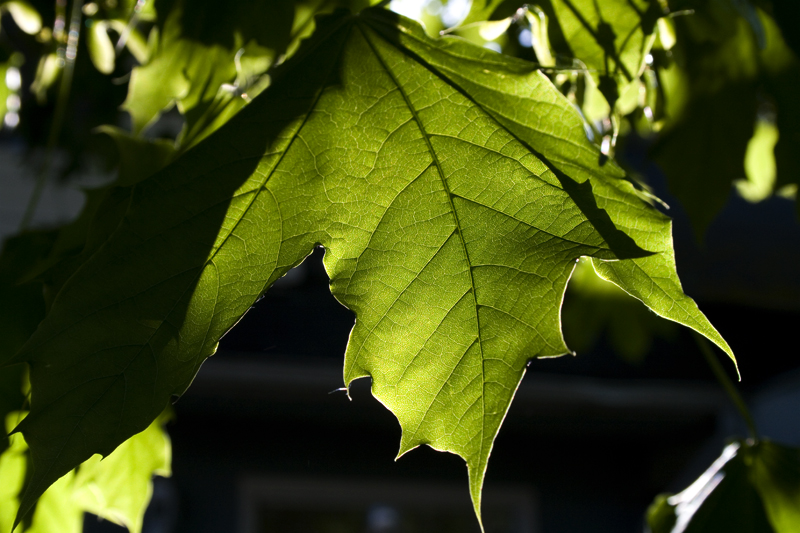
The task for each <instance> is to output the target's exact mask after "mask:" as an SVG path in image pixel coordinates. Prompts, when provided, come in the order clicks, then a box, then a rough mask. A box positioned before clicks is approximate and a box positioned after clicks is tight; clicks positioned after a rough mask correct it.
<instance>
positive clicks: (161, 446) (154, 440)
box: [72, 415, 171, 533]
mask: <svg viewBox="0 0 800 533" xmlns="http://www.w3.org/2000/svg"><path fill="white" fill-rule="evenodd" d="M165 419H166V416H164V415H162V416H161V417H159V418H158V419H156V420H155V421H154V422H153V423H152V424H150V426H149V427H148V428H147V429H146V430H144V431H143V432H141V433H139V434H137V435H134V436H133V437H131V438H130V439H128V440H126V441H125V442H123V443H122V444H121V445H120V446H119V448H117V449H116V450H114V453H112V454H111V455H109V456H108V457H106V458H105V459H103V458H102V457H100V456H99V455H95V456H93V457H91V458H90V459H89V460H88V461H86V462H85V463H83V464H82V465H81V466H80V468H79V469H78V473H77V475H76V476H75V481H74V485H75V489H74V494H73V496H72V498H73V501H74V502H75V503H76V505H78V506H79V507H80V508H81V509H83V510H84V511H88V512H90V513H93V514H95V515H97V516H99V517H102V518H104V519H106V520H109V521H111V522H114V523H115V524H119V525H120V526H124V527H126V528H128V531H130V533H140V532H141V530H142V521H143V520H144V512H145V510H146V509H147V504H148V503H149V502H150V497H151V496H152V494H153V483H152V477H153V475H158V476H162V477H168V476H170V475H171V466H170V465H171V446H170V441H169V437H168V436H167V434H166V433H165V432H164V430H163V428H162V425H163V424H164V422H165V421H166V420H165ZM101 459H102V460H101Z"/></svg>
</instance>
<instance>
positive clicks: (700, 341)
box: [692, 332, 758, 440]
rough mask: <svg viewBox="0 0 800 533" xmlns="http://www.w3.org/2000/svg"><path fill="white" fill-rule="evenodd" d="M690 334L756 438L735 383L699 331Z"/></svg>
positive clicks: (751, 420) (753, 424) (753, 421)
mask: <svg viewBox="0 0 800 533" xmlns="http://www.w3.org/2000/svg"><path fill="white" fill-rule="evenodd" d="M692 334H693V335H694V340H695V342H697V346H699V347H700V351H701V352H702V353H703V356H704V357H705V358H706V361H707V362H708V366H710V367H711V371H712V372H713V373H714V377H716V378H717V381H719V383H720V385H722V388H723V389H725V392H726V393H727V394H728V398H730V400H731V402H733V405H734V406H736V410H737V411H739V415H741V417H742V419H744V423H745V424H747V431H748V432H749V433H750V438H752V439H753V440H758V430H757V429H756V423H755V420H753V415H751V414H750V410H749V409H748V408H747V404H746V403H745V401H744V398H742V395H741V394H740V393H739V390H738V389H737V388H736V385H734V384H733V382H732V381H731V378H729V377H728V374H727V373H726V372H725V369H724V368H722V365H721V364H720V362H719V360H718V359H717V356H716V355H714V352H713V351H712V349H711V347H710V346H709V344H708V341H707V340H706V339H705V338H704V337H703V336H702V335H700V334H699V333H696V332H692Z"/></svg>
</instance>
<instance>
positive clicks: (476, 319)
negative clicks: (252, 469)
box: [16, 10, 733, 515]
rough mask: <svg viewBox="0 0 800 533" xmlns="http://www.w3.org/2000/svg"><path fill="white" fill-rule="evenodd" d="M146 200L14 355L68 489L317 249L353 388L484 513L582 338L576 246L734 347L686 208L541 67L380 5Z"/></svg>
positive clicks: (174, 168) (48, 462) (45, 482)
mask: <svg viewBox="0 0 800 533" xmlns="http://www.w3.org/2000/svg"><path fill="white" fill-rule="evenodd" d="M128 190H129V198H130V200H129V202H130V203H129V204H128V205H127V207H126V213H125V216H124V217H123V218H121V219H120V218H116V219H115V225H114V226H113V231H109V230H108V229H107V228H96V230H95V231H98V232H100V234H101V235H104V236H105V239H106V240H104V241H103V244H102V246H99V247H97V248H96V251H95V252H94V254H93V255H91V257H89V258H88V259H87V260H86V261H85V262H84V263H83V264H82V265H81V267H80V268H79V269H78V270H77V271H76V272H75V273H74V274H73V275H72V276H71V277H70V278H69V280H68V281H67V282H66V284H65V285H64V287H63V289H62V290H61V292H60V293H59V295H58V297H57V298H56V300H55V302H54V304H53V307H52V309H51V311H50V313H49V314H48V316H47V318H46V319H45V320H44V321H43V323H42V324H41V325H40V327H39V328H38V330H37V331H36V333H35V334H34V335H33V336H32V338H31V339H30V341H29V342H28V343H27V345H26V346H25V347H24V348H23V350H22V351H21V352H20V354H19V356H18V358H17V359H16V360H24V361H27V362H28V363H29V364H30V365H31V382H32V386H33V396H32V403H31V414H30V415H29V416H28V418H27V419H26V420H25V421H23V423H22V424H21V425H20V427H19V430H20V431H22V432H23V434H24V435H25V437H26V439H27V440H28V442H29V443H30V444H31V451H32V455H33V463H34V471H33V474H32V477H31V481H30V484H29V486H28V489H27V491H26V493H25V495H24V497H23V502H22V505H21V510H20V512H21V514H22V515H24V514H25V513H26V512H27V511H28V510H29V509H30V507H31V505H32V503H33V502H34V501H35V499H36V497H37V496H38V495H39V494H41V493H42V491H44V490H45V489H46V488H47V486H49V485H50V484H51V483H52V482H53V481H54V480H55V479H58V477H59V476H61V475H63V474H64V473H66V472H68V471H70V470H71V469H72V468H73V467H74V466H75V465H77V464H79V463H81V462H83V461H85V460H87V459H88V458H89V457H91V456H92V455H94V454H95V453H100V454H102V455H108V454H109V453H111V451H112V450H114V449H115V448H116V447H117V446H118V445H119V444H120V443H122V442H123V441H124V440H126V439H128V438H129V437H130V436H132V435H133V434H135V433H137V432H139V431H142V430H144V429H145V428H146V427H147V426H148V425H149V424H150V423H151V422H152V420H153V419H155V418H156V416H158V414H159V413H160V412H161V411H162V410H163V408H164V407H165V406H166V405H167V403H168V402H169V401H170V399H171V398H172V397H173V396H175V395H181V394H183V392H184V391H185V390H186V388H187V387H188V386H189V384H190V383H191V381H192V379H193V378H194V375H195V374H196V372H197V370H198V369H199V367H200V365H201V364H202V362H203V361H204V360H205V358H207V357H208V356H210V355H212V354H213V353H214V351H215V350H216V347H217V344H218V341H219V339H220V337H221V336H222V335H223V334H225V332H227V331H228V330H229V329H230V328H231V327H232V326H233V325H234V324H235V323H236V322H237V321H238V320H239V319H240V318H241V316H242V315H243V314H244V313H245V312H246V311H247V310H248V309H249V308H250V306H251V305H252V304H253V303H254V302H255V301H256V300H257V299H258V298H259V297H260V296H261V295H262V294H263V293H264V291H265V290H266V289H267V288H269V286H271V285H272V283H274V282H275V281H276V280H277V279H279V278H280V277H281V276H283V275H285V274H286V273H287V272H288V271H289V269H291V268H292V267H294V266H297V265H298V264H299V263H300V262H302V261H303V259H304V258H305V257H306V256H308V255H309V254H310V253H311V251H312V250H313V249H314V247H315V246H316V245H318V244H321V245H322V246H324V247H325V249H326V254H325V260H324V264H325V268H326V270H327V272H328V275H329V276H330V279H331V291H332V293H333V295H334V296H335V297H336V298H337V299H338V300H339V301H340V302H342V303H343V304H344V305H345V306H347V307H348V308H350V309H351V310H352V311H353V312H354V313H355V315H356V317H357V318H356V324H355V326H354V329H353V331H352V333H351V336H350V342H349V344H348V348H347V352H346V354H345V369H344V380H345V383H346V384H347V385H348V386H349V384H350V383H351V382H352V381H353V380H355V379H358V378H361V377H368V376H371V377H372V380H373V381H372V392H373V394H374V395H375V397H376V398H377V399H378V400H379V401H381V402H382V403H383V404H384V405H386V406H387V407H388V408H389V409H391V410H392V412H393V413H394V414H395V415H396V416H397V418H398V420H399V421H400V424H401V426H402V438H401V444H400V453H405V452H407V451H408V450H411V449H412V448H414V447H416V446H419V445H421V444H427V445H429V446H431V447H432V448H435V449H437V450H445V451H450V452H453V453H456V454H458V455H460V456H461V457H463V458H464V460H465V461H466V462H467V466H468V470H469V477H470V493H471V496H472V499H473V502H474V505H475V509H476V511H479V507H480V499H481V487H482V484H483V477H484V473H485V471H486V466H487V462H488V458H489V455H490V452H491V448H492V445H493V442H494V438H495V435H496V434H497V431H498V430H499V427H500V425H501V423H502V421H503V419H504V417H505V414H506V412H507V410H508V408H509V405H510V402H511V400H512V398H513V396H514V393H515V391H516V389H517V386H518V384H519V382H520V380H521V379H522V376H523V374H524V372H525V368H526V364H527V362H528V361H529V360H530V359H532V358H535V357H541V356H554V355H560V354H564V353H567V352H568V349H567V347H566V345H565V344H564V341H563V338H562V335H561V328H560V317H559V309H560V306H561V301H562V299H563V295H564V290H565V287H566V284H567V281H568V279H569V276H570V274H571V273H572V270H573V268H574V266H575V263H576V260H577V259H578V258H579V257H581V256H588V257H591V258H592V261H593V264H594V267H595V269H596V270H597V271H598V272H599V273H600V274H601V276H602V277H603V278H604V279H609V280H611V281H613V282H614V283H616V284H617V285H619V286H620V287H622V288H623V289H624V290H625V291H626V292H627V293H629V294H631V295H633V296H634V297H636V298H638V299H640V300H642V301H643V302H644V303H645V304H646V305H648V306H649V307H650V308H651V309H653V310H654V311H655V312H656V313H658V314H660V315H662V316H665V317H667V318H669V319H671V320H675V321H677V322H680V323H682V324H685V325H687V326H689V327H691V328H693V329H695V330H697V331H700V332H701V333H703V334H704V335H706V336H707V337H708V338H710V339H711V340H713V341H714V342H715V343H717V345H719V346H720V347H721V348H722V349H723V350H725V351H726V352H727V353H728V354H729V355H730V356H731V358H732V357H733V354H732V352H731V350H730V348H729V347H728V345H727V344H726V343H725V341H724V340H722V338H721V337H720V336H719V334H718V333H717V332H716V330H714V328H713V327H712V326H711V325H710V324H709V323H708V321H707V320H706V318H705V316H704V315H703V314H702V313H700V311H699V310H698V309H697V306H696V305H695V304H694V302H693V301H692V300H691V299H690V298H688V297H687V296H685V295H684V294H683V292H682V290H681V287H680V282H679V281H678V277H677V273H676V271H675V264H674V254H673V251H672V238H671V228H670V222H669V219H668V218H667V217H665V216H664V215H662V214H661V213H659V212H658V211H657V210H655V209H654V208H653V207H652V206H651V205H650V204H649V203H648V201H647V199H646V196H645V195H643V194H640V193H639V192H637V190H636V189H635V188H634V186H633V185H632V184H631V182H629V181H628V180H627V179H625V175H624V173H623V171H622V170H621V169H620V168H619V167H617V166H616V165H615V164H614V163H613V162H605V164H603V165H600V154H599V153H598V152H597V150H596V149H595V148H594V147H593V145H591V144H590V143H589V141H588V140H587V139H586V137H585V135H584V129H583V123H582V121H581V118H580V117H579V116H578V114H577V113H576V112H575V110H574V107H573V106H572V104H571V103H570V102H569V101H568V100H567V99H566V98H565V97H564V96H563V95H561V94H560V93H559V92H558V91H557V90H556V89H555V88H554V87H553V86H552V84H551V83H550V81H549V80H548V79H547V78H546V77H545V76H544V75H542V74H541V73H540V72H538V71H536V70H535V68H534V66H532V65H531V64H529V63H527V62H524V61H521V60H516V59H513V58H508V57H504V56H501V55H499V54H496V53H494V52H491V51H488V50H485V49H482V48H480V47H476V46H474V45H470V44H469V43H466V42H464V41H462V40H460V39H451V38H447V39H441V40H436V39H431V38H429V37H427V36H426V34H425V33H424V31H423V29H422V28H421V27H420V26H419V25H418V24H416V23H413V22H412V21H409V20H407V19H403V18H398V17H397V16H396V15H394V14H392V13H389V12H386V11H383V10H367V11H364V12H362V14H361V15H360V16H346V15H344V14H342V13H339V14H337V15H335V16H332V17H329V18H328V19H327V20H326V21H325V22H324V23H321V25H320V28H319V29H318V31H317V33H316V35H315V37H314V38H313V39H312V40H311V41H309V42H307V43H306V44H305V45H304V46H302V47H301V48H300V50H298V52H297V54H296V56H295V57H294V58H293V60H292V61H290V62H288V63H287V64H286V65H285V66H284V68H283V70H282V71H281V72H276V74H275V78H274V80H273V83H272V84H271V85H270V87H269V88H268V89H267V90H266V91H264V92H263V93H262V94H261V95H260V96H259V97H258V98H256V99H255V100H254V101H253V102H252V103H251V104H249V105H248V106H247V107H245V108H244V109H243V110H242V112H240V113H239V114H238V115H236V116H235V117H234V118H233V119H231V120H230V122H228V123H227V124H226V125H225V126H223V127H222V128H221V129H220V130H219V131H218V133H217V134H213V135H212V136H210V137H209V138H208V139H207V141H205V142H204V143H202V144H201V145H200V146H198V147H196V148H195V149H193V150H189V151H188V152H187V153H186V154H185V155H184V156H183V157H181V158H179V159H177V160H176V161H175V162H174V163H172V164H171V165H169V166H168V167H166V168H165V169H163V170H162V171H160V172H158V173H156V174H155V175H153V176H151V177H150V178H148V179H146V180H144V181H142V182H140V183H138V184H136V185H135V186H133V187H131V188H130V189H128Z"/></svg>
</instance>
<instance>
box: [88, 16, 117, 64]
mask: <svg viewBox="0 0 800 533" xmlns="http://www.w3.org/2000/svg"><path fill="white" fill-rule="evenodd" d="M86 45H87V46H88V48H89V57H90V58H91V60H92V64H94V66H95V68H96V69H97V70H99V71H100V72H102V73H103V74H111V73H112V72H114V62H115V60H116V53H115V52H114V43H112V42H111V37H109V36H108V24H107V23H106V22H105V21H102V20H98V21H95V22H94V23H93V24H92V25H91V26H89V31H88V32H87V34H86Z"/></svg>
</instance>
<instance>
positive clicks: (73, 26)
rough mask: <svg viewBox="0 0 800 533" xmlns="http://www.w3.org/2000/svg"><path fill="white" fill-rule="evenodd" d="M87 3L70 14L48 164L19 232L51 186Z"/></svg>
mask: <svg viewBox="0 0 800 533" xmlns="http://www.w3.org/2000/svg"><path fill="white" fill-rule="evenodd" d="M82 4H83V0H74V2H73V3H72V11H71V13H70V21H69V33H68V34H67V46H66V49H65V50H64V72H63V73H62V74H61V82H60V84H59V86H58V97H57V99H56V108H55V111H54V112H53V122H52V123H51V125H50V133H49V135H48V137H47V146H46V148H45V156H44V162H43V163H42V166H41V167H40V169H39V172H38V174H37V175H36V185H34V188H33V193H32V194H31V198H30V200H28V205H27V207H26V208H25V214H24V215H23V216H22V222H20V225H19V231H20V232H22V231H25V230H26V229H28V226H30V223H31V221H32V220H33V215H34V213H35V212H36V206H37V205H38V204H39V200H41V198H42V193H43V192H44V186H45V184H46V183H47V174H48V173H49V172H50V167H51V165H52V163H53V156H54V153H55V150H56V144H57V143H58V137H59V134H60V133H61V125H62V124H63V122H64V114H65V113H66V110H67V104H68V102H69V93H70V89H71V87H72V74H73V72H74V70H75V57H76V56H77V54H78V37H79V36H80V31H81V7H82Z"/></svg>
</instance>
